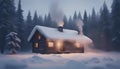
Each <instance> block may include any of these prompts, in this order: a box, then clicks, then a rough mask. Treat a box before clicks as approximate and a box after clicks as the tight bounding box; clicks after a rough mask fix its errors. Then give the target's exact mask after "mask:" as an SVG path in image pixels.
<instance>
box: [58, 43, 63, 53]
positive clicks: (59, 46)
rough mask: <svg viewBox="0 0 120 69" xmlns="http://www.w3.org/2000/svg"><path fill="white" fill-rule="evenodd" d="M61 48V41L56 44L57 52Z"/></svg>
mask: <svg viewBox="0 0 120 69" xmlns="http://www.w3.org/2000/svg"><path fill="white" fill-rule="evenodd" d="M62 48H63V43H62V42H61V41H57V42H56V49H57V51H61V50H62Z"/></svg>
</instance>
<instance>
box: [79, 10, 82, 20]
mask: <svg viewBox="0 0 120 69" xmlns="http://www.w3.org/2000/svg"><path fill="white" fill-rule="evenodd" d="M78 19H81V20H82V16H81V13H80V12H79V14H78Z"/></svg>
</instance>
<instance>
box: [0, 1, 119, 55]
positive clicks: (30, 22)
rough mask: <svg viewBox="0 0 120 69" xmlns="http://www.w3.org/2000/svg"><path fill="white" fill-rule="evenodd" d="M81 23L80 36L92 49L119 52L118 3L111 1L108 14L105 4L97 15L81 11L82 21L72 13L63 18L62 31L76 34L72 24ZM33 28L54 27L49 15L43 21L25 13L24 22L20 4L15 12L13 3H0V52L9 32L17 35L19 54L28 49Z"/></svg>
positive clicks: (78, 14) (54, 24)
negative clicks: (39, 26)
mask: <svg viewBox="0 0 120 69" xmlns="http://www.w3.org/2000/svg"><path fill="white" fill-rule="evenodd" d="M76 19H81V20H83V22H84V26H83V32H84V34H85V35H86V36H88V37H89V38H91V39H92V40H93V42H94V45H95V48H97V49H101V50H105V51H111V50H115V51H120V1H119V0H113V4H112V10H111V11H109V10H108V8H107V5H106V3H105V2H104V4H103V6H102V7H101V9H100V12H99V13H97V12H96V11H95V9H94V8H93V9H92V13H91V14H89V15H88V14H87V11H84V15H83V17H82V16H81V13H80V12H78V13H77V12H76V11H75V13H74V15H73V16H70V17H69V18H67V17H66V16H65V15H64V18H63V21H64V28H66V29H72V30H77V31H78V28H77V26H76V23H75V20H76ZM35 25H41V26H47V27H54V28H56V27H57V25H56V23H55V22H53V21H52V18H51V15H50V13H48V14H47V15H45V16H44V17H42V16H40V15H38V12H37V11H35V13H34V16H33V17H32V16H31V12H30V11H29V12H28V15H27V19H26V20H25V19H24V17H23V10H22V6H21V0H19V3H18V8H15V6H14V0H0V51H1V53H3V52H4V50H5V47H6V39H5V38H6V35H7V34H8V33H10V32H17V33H18V36H19V37H20V39H21V40H22V42H21V46H22V48H21V50H22V51H26V50H29V49H31V46H30V44H29V43H28V42H27V38H28V36H29V34H30V32H31V31H32V29H33V28H34V26H35Z"/></svg>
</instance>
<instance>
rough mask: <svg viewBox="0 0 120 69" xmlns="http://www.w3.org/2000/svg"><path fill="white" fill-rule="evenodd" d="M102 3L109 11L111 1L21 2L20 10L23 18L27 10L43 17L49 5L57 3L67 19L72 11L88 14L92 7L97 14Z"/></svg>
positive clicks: (52, 0) (59, 0) (27, 0)
mask: <svg viewBox="0 0 120 69" xmlns="http://www.w3.org/2000/svg"><path fill="white" fill-rule="evenodd" d="M104 1H106V3H107V6H108V8H109V10H111V4H112V0H22V9H23V10H24V16H25V17H26V15H27V13H28V11H29V10H30V11H31V13H32V15H33V14H34V12H35V10H36V11H37V13H38V14H39V15H42V16H44V15H45V14H48V12H49V8H50V6H51V4H52V3H54V2H58V3H59V6H60V7H61V9H62V10H63V12H64V14H65V15H66V16H67V17H69V16H73V14H74V11H77V13H78V12H79V11H80V12H81V14H82V15H83V12H84V10H86V11H87V13H88V14H89V13H91V11H92V8H93V7H94V8H95V10H96V11H97V12H98V11H99V10H100V7H101V6H102V5H103V3H104ZM15 4H16V6H17V4H18V0H15ZM98 13H99V12H98Z"/></svg>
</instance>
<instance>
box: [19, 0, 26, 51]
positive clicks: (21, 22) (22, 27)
mask: <svg viewBox="0 0 120 69" xmlns="http://www.w3.org/2000/svg"><path fill="white" fill-rule="evenodd" d="M25 27H26V26H25V23H24V18H23V10H22V7H21V0H19V2H18V8H17V33H18V36H19V37H20V39H21V40H22V42H21V46H22V49H24V46H25V43H26V42H27V41H26V39H25V38H26V37H25V36H24V35H25Z"/></svg>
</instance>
